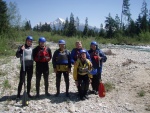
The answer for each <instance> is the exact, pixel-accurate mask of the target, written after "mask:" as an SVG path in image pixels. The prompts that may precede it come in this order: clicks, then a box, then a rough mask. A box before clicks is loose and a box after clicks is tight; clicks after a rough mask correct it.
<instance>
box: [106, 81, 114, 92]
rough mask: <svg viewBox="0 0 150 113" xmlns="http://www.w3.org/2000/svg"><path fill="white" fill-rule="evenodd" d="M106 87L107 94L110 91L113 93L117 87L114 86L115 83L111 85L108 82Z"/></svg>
mask: <svg viewBox="0 0 150 113" xmlns="http://www.w3.org/2000/svg"><path fill="white" fill-rule="evenodd" d="M104 86H105V90H106V92H110V91H112V90H113V89H115V85H114V84H113V83H110V82H106V83H105V84H104Z"/></svg>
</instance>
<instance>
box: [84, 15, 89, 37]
mask: <svg viewBox="0 0 150 113" xmlns="http://www.w3.org/2000/svg"><path fill="white" fill-rule="evenodd" d="M87 35H88V18H87V17H86V19H85V26H84V30H83V36H87Z"/></svg>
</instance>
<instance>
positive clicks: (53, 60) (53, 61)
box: [52, 50, 57, 69]
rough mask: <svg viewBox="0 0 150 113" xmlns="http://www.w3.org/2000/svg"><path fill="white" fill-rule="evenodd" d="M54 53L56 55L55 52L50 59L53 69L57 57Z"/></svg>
mask: <svg viewBox="0 0 150 113" xmlns="http://www.w3.org/2000/svg"><path fill="white" fill-rule="evenodd" d="M56 53H57V50H56V51H55V52H54V54H53V57H52V64H53V68H54V69H55V68H56V57H57V56H56V55H57V54H56Z"/></svg>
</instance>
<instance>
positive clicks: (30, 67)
mask: <svg viewBox="0 0 150 113" xmlns="http://www.w3.org/2000/svg"><path fill="white" fill-rule="evenodd" d="M26 69H27V94H28V97H29V98H31V95H30V89H31V80H32V75H33V65H32V66H29V67H26Z"/></svg>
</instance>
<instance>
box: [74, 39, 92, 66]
mask: <svg viewBox="0 0 150 113" xmlns="http://www.w3.org/2000/svg"><path fill="white" fill-rule="evenodd" d="M75 46H76V47H75V48H73V49H72V51H71V63H72V64H73V65H74V64H75V62H76V61H77V59H78V58H80V50H83V49H84V48H83V47H82V42H81V41H76V43H75ZM86 58H87V59H89V60H90V61H91V58H90V55H89V53H88V52H86Z"/></svg>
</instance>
